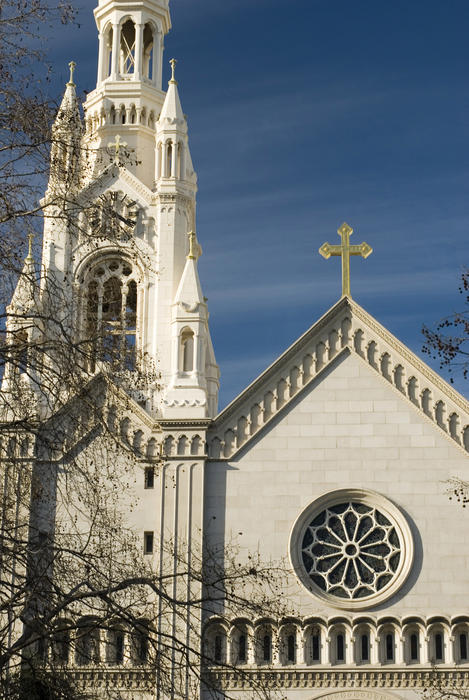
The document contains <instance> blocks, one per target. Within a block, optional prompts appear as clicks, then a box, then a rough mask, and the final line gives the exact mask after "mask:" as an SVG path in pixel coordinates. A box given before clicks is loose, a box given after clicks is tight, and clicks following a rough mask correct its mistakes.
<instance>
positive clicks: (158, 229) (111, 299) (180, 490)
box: [3, 0, 469, 700]
mask: <svg viewBox="0 0 469 700" xmlns="http://www.w3.org/2000/svg"><path fill="white" fill-rule="evenodd" d="M168 5H169V0H127V2H125V1H121V0H119V2H118V1H117V0H100V2H99V6H98V7H97V9H96V10H95V18H96V24H97V28H98V32H99V58H98V78H97V85H96V89H95V90H93V92H91V93H90V94H89V95H88V97H87V100H86V104H85V115H84V124H83V123H82V120H81V117H80V114H79V110H78V103H77V99H76V95H75V85H74V82H73V80H74V79H73V70H72V76H71V78H70V82H69V83H68V84H67V88H66V92H65V96H64V98H63V102H62V105H61V108H60V110H59V114H58V117H57V122H56V125H55V132H56V134H57V133H59V134H60V133H63V146H62V150H61V151H60V148H59V149H58V151H57V150H56V152H55V153H53V155H52V171H53V170H54V167H56V165H55V164H56V163H57V162H60V164H61V167H64V166H65V167H66V168H68V169H69V170H68V171H67V172H70V173H71V177H72V179H73V177H75V175H76V170H77V169H80V168H82V173H81V176H80V177H81V180H80V185H79V187H80V191H79V193H78V200H79V201H82V202H83V209H82V210H81V211H79V210H77V213H76V219H77V221H78V222H79V226H78V227H77V229H76V230H75V231H72V229H71V228H70V227H67V226H66V225H64V224H63V222H61V221H60V220H57V218H56V217H55V216H54V211H53V210H52V209H51V208H47V207H46V217H45V227H44V238H43V247H42V261H41V265H42V269H43V270H44V271H45V275H44V278H47V277H48V278H49V279H52V278H53V279H54V280H55V283H56V284H57V285H59V286H60V288H61V289H62V290H63V293H64V295H65V297H66V298H67V299H69V300H70V305H71V306H70V308H72V309H73V313H72V314H71V316H70V317H69V322H70V324H71V326H72V328H73V329H74V333H75V334H76V338H77V341H78V340H80V339H82V340H83V339H85V340H86V338H87V337H89V336H90V334H92V333H93V332H95V331H96V332H97V331H99V330H101V331H102V330H103V329H107V330H106V332H107V333H108V336H109V343H108V352H109V353H114V354H113V357H116V355H117V356H119V357H120V362H121V367H120V370H121V372H120V375H123V374H125V376H126V377H127V383H126V382H125V381H124V382H121V383H120V385H119V386H120V390H124V391H125V393H126V396H127V397H128V406H127V409H128V411H129V415H131V418H130V419H126V421H127V422H126V424H125V426H124V427H121V430H124V432H125V431H126V438H127V439H128V440H129V441H130V442H131V443H133V444H134V446H135V445H137V447H138V450H139V451H140V453H141V455H142V457H141V459H140V460H138V461H137V462H136V463H135V466H134V470H135V472H134V479H135V489H134V496H135V498H136V502H137V506H136V507H135V508H134V509H133V511H132V516H131V517H132V527H133V529H134V531H135V533H136V537H137V539H138V541H140V542H141V546H142V550H143V551H144V555H145V556H147V557H149V560H150V561H151V562H152V566H154V568H155V571H156V572H157V573H161V574H162V575H163V573H164V571H165V567H166V566H167V562H164V561H163V560H162V558H161V557H159V556H158V552H161V551H162V550H163V549H164V544H165V542H166V541H168V542H171V546H172V547H174V548H175V549H176V550H177V551H179V552H180V550H181V549H182V550H184V551H183V555H184V557H185V558H186V560H187V561H190V559H191V552H192V551H197V552H202V556H203V553H204V551H206V549H205V548H207V547H211V546H215V547H216V546H219V545H220V543H231V542H233V540H236V537H238V533H240V532H242V536H241V540H240V557H243V556H245V554H246V553H247V552H259V554H260V556H261V558H262V557H263V558H265V560H266V561H269V560H273V561H281V560H283V561H284V562H286V569H287V572H286V574H285V590H287V591H288V596H289V599H290V601H291V606H292V610H293V611H294V612H292V614H289V615H288V616H284V617H274V616H273V615H271V614H265V615H259V616H257V617H254V616H251V615H250V614H245V615H242V614H239V611H238V613H237V614H236V615H235V616H233V615H232V614H231V613H230V611H229V610H223V609H219V610H217V611H216V612H214V613H213V614H211V615H210V614H206V615H205V616H204V618H205V619H201V620H199V622H198V623H197V624H198V625H199V628H198V635H197V634H196V635H195V638H194V641H193V642H192V643H193V644H196V645H199V646H200V648H201V649H202V650H203V654H204V659H205V660H204V662H203V663H202V671H201V672H202V676H203V674H204V673H205V674H209V675H210V679H211V682H212V683H215V685H216V687H217V688H218V689H219V690H218V692H219V697H222V696H229V697H238V698H247V697H253V696H254V691H253V688H255V687H263V688H265V689H268V691H269V693H270V694H271V696H272V697H279V698H280V697H281V698H289V699H294V698H298V700H303V699H304V700H306V699H311V700H312V699H313V698H326V697H327V698H328V700H329V699H330V700H360V699H361V698H363V700H392V699H393V698H395V699H398V698H409V699H410V698H417V697H421V693H422V690H423V688H425V687H427V686H428V685H429V684H431V682H432V679H434V673H435V669H436V672H437V673H438V674H439V676H438V677H439V678H440V681H439V682H441V683H442V684H449V685H450V686H451V687H458V688H467V687H468V686H469V584H468V580H467V579H468V573H467V572H468V571H469V537H468V533H467V532H466V530H465V522H466V521H465V520H464V518H463V517H462V511H460V509H459V507H458V506H457V504H455V503H454V502H452V501H450V500H449V498H448V495H447V482H448V480H449V479H451V478H452V477H462V478H464V477H465V475H467V472H466V470H467V469H468V467H469V462H468V457H467V450H468V449H469V405H468V403H467V401H466V400H465V399H464V398H463V397H462V396H461V395H460V394H458V393H457V392H456V391H455V390H454V389H453V388H452V387H451V386H449V385H448V384H447V383H446V382H445V381H444V380H443V379H441V378H440V377H439V376H438V375H437V374H436V373H435V372H434V371H433V370H432V369H430V368H429V367H428V366H427V365H426V364H425V363H424V362H422V360H421V359H419V358H418V357H417V356H416V355H414V354H413V353H412V352H411V351H410V350H409V349H408V348H406V346H405V345H403V344H402V343H401V342H400V341H399V340H397V339H396V338H395V337H394V336H393V335H392V334H391V333H389V332H388V331H387V330H386V329H385V328H383V327H382V326H381V325H380V323H379V322H378V321H377V320H375V319H374V318H372V317H371V316H370V315H369V314H368V313H367V312H366V311H365V310H364V309H363V308H361V307H360V306H359V305H358V304H357V303H356V302H355V301H353V300H352V298H351V297H350V293H349V289H348V288H347V264H348V260H349V258H348V256H349V255H350V254H358V253H361V254H368V253H369V252H370V251H369V250H368V248H366V249H365V248H360V246H352V247H351V248H350V247H349V246H348V243H347V245H345V244H344V245H343V246H342V249H341V250H340V253H341V255H342V256H343V260H342V264H343V266H344V270H345V274H344V285H345V286H344V290H343V291H344V294H343V295H342V297H341V298H340V300H339V301H338V302H337V303H336V304H335V306H333V307H332V308H331V309H330V310H329V311H327V312H326V313H325V314H324V316H323V317H322V318H320V319H319V320H318V321H317V322H316V323H315V324H314V325H313V326H312V327H311V328H309V329H306V330H305V333H304V334H303V335H302V336H301V337H300V338H298V339H297V340H295V341H294V342H293V344H292V345H291V347H290V348H289V349H288V350H287V351H286V352H285V353H284V354H283V355H282V356H281V357H279V358H278V359H277V360H276V361H275V362H274V363H273V364H272V365H271V366H270V367H268V368H267V369H266V370H265V371H264V372H263V374H261V375H260V376H259V377H258V378H257V379H256V380H255V381H254V382H253V383H252V384H250V385H249V386H248V387H247V388H246V389H245V390H244V391H243V392H242V393H241V394H240V395H239V396H238V397H237V398H236V399H235V400H234V401H233V402H232V403H231V404H230V405H229V406H228V407H227V408H225V409H224V410H223V411H222V412H221V413H218V408H217V398H218V388H219V381H220V377H219V370H218V366H217V363H216V360H215V353H214V348H213V346H212V342H211V339H210V329H209V315H208V310H207V301H206V298H205V297H204V294H203V291H202V285H201V281H200V279H199V274H198V269H197V261H198V258H199V256H200V254H201V247H200V245H199V241H198V238H197V236H196V234H195V231H196V215H195V212H196V191H197V177H196V173H195V171H194V166H193V163H192V160H191V155H190V150H189V139H188V128H187V121H186V117H185V115H184V113H183V110H182V107H181V102H180V97H179V93H178V84H177V81H176V75H175V64H174V63H173V64H172V68H173V75H172V79H171V80H170V81H169V85H168V89H167V91H166V92H165V91H164V90H163V89H162V66H163V42H164V37H165V35H166V34H167V33H168V32H169V30H170V27H171V20H170V10H169V6H168ZM72 136H74V137H76V138H79V139H80V140H81V145H82V148H83V149H85V150H86V157H85V156H81V158H82V161H81V164H80V163H77V162H74V161H73V154H71V151H70V148H68V150H67V144H70V143H71V139H70V138H69V137H72ZM103 153H105V154H107V153H110V157H108V158H107V160H106V159H105V158H103V157H102V154H103ZM85 160H86V164H85V165H84V164H83V162H84V161H85ZM74 169H75V170H74ZM52 176H53V172H52V175H51V179H52ZM51 187H52V185H51ZM48 196H49V194H48V193H46V197H45V201H46V202H47V197H48ZM90 203H91V206H90ZM85 205H86V206H85ZM331 216H333V217H335V216H336V213H334V212H332V213H331ZM341 232H342V237H343V239H344V240H345V238H347V241H348V235H349V233H350V232H349V230H348V229H347V228H346V227H345V228H342V229H341ZM344 232H345V233H347V235H346V236H345V238H344ZM200 239H202V240H203V232H200ZM322 242H323V241H322V240H318V241H317V243H318V247H319V245H320V244H321V243H322ZM364 245H366V244H364ZM323 252H325V253H326V254H331V252H332V253H333V254H334V252H335V253H336V252H337V251H336V250H335V248H334V249H333V248H332V247H331V246H329V249H326V250H325V251H324V249H323ZM324 264H326V263H324ZM34 269H35V268H34V262H33V260H32V258H31V255H29V256H28V258H27V259H26V262H25V271H26V272H28V271H29V272H30V273H31V270H33V271H34ZM41 284H42V285H43V286H42V288H41V289H32V288H31V285H29V286H28V285H27V284H25V283H24V280H22V279H20V282H19V284H18V288H17V290H16V292H15V295H14V297H13V299H12V303H11V306H10V307H9V309H10V315H11V318H10V320H9V329H10V331H11V330H12V329H14V328H15V327H16V326H15V324H16V325H18V323H19V322H18V318H19V316H21V314H23V315H25V316H27V314H28V309H29V308H30V305H31V303H32V301H31V299H32V298H33V297H38V296H39V297H40V296H41V294H44V293H45V291H44V290H45V289H46V287H47V284H46V283H41ZM235 332H236V330H235V329H234V328H233V333H235ZM101 357H102V356H101ZM103 361H105V360H103V359H99V357H98V355H96V360H95V361H92V362H91V364H90V363H89V364H88V367H87V371H88V372H89V373H91V374H93V373H99V371H100V367H101V363H102V362H103ZM93 362H94V363H95V364H93ZM143 366H144V368H147V367H149V366H151V367H153V368H155V371H156V373H157V375H158V378H157V380H155V381H151V380H149V381H148V382H147V383H143V384H141V385H138V386H135V385H134V384H133V383H132V372H133V371H135V369H136V367H139V368H140V369H142V367H143ZM145 371H146V370H145ZM20 374H21V372H20ZM21 381H26V380H25V379H22V378H21V376H18V371H17V370H10V371H8V370H7V371H6V373H5V376H4V380H3V391H4V392H8V391H9V390H11V387H12V386H13V385H14V384H15V382H21ZM122 387H124V389H122ZM156 456H158V459H156ZM466 478H467V477H466ZM124 502H125V498H124V496H123V503H124ZM123 507H124V506H123ZM153 623H154V625H156V628H157V629H158V626H159V625H162V624H163V622H162V621H161V620H160V619H157V620H154V621H153ZM164 624H165V625H169V629H170V631H172V632H173V633H174V634H175V635H188V639H189V637H190V635H192V634H193V633H194V623H193V621H191V620H190V610H189V612H188V615H187V620H186V623H185V624H181V620H180V619H179V620H176V619H174V620H173V621H169V622H168V620H165V622H164ZM171 625H173V627H171ZM165 629H168V627H166V628H165ZM123 634H124V633H123ZM124 637H125V634H124ZM103 643H104V642H103V640H102V639H99V638H98V640H97V649H96V652H95V653H96V659H94V661H96V660H97V659H99V660H100V662H101V665H100V673H101V674H105V673H107V672H108V673H109V674H110V677H112V679H113V680H112V683H113V685H114V686H115V687H122V688H124V689H127V690H128V697H129V698H131V697H132V698H141V699H142V700H150V698H156V697H159V695H161V693H159V691H158V688H157V687H156V689H155V690H148V688H147V687H145V688H144V687H143V686H142V687H139V678H140V676H139V672H138V671H137V670H135V669H134V668H133V665H132V659H131V658H130V657H129V658H127V657H125V656H124V655H123V654H122V653H116V655H115V656H114V657H113V658H112V657H110V656H109V655H108V656H107V657H106V655H105V654H104V652H103V651H102V650H101V651H100V648H99V645H100V644H101V645H102V644H103ZM118 643H119V644H120V645H121V646H122V645H124V646H125V644H126V640H125V638H122V639H119V642H118ZM68 661H69V664H70V668H71V672H72V670H73V673H75V676H76V677H78V676H77V674H78V675H79V674H80V673H82V674H83V678H85V676H86V674H88V676H86V677H88V678H91V675H90V674H92V669H91V666H92V663H91V662H92V661H93V660H91V661H90V660H83V659H81V660H80V658H79V657H78V656H76V655H72V654H70V658H69V659H68ZM134 671H135V672H134ZM188 673H189V671H188ZM256 684H257V685H256ZM190 687H191V690H190V691H189V690H188V691H187V693H186V697H190V698H192V697H196V696H197V695H198V694H199V695H201V696H202V697H208V696H209V695H210V693H211V691H210V690H209V689H208V688H206V687H205V686H204V683H203V681H201V682H200V686H199V689H196V690H194V685H191V686H190ZM187 688H189V685H187ZM164 694H167V693H166V692H165V693H164ZM180 694H181V693H180V691H174V695H180ZM183 695H184V693H183ZM104 696H106V693H104ZM109 697H111V695H109Z"/></svg>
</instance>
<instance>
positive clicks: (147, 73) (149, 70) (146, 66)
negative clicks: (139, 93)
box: [143, 24, 155, 80]
mask: <svg viewBox="0 0 469 700" xmlns="http://www.w3.org/2000/svg"><path fill="white" fill-rule="evenodd" d="M154 50H155V49H154V41H153V29H152V27H151V25H150V24H146V25H145V27H144V29H143V77H144V78H148V80H153V78H154V76H153V70H154V66H153V54H154Z"/></svg>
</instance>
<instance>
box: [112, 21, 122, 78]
mask: <svg viewBox="0 0 469 700" xmlns="http://www.w3.org/2000/svg"><path fill="white" fill-rule="evenodd" d="M119 39H120V27H119V25H118V24H113V25H112V67H111V78H112V80H117V78H118V75H119V48H120V46H119V43H120V42H119Z"/></svg>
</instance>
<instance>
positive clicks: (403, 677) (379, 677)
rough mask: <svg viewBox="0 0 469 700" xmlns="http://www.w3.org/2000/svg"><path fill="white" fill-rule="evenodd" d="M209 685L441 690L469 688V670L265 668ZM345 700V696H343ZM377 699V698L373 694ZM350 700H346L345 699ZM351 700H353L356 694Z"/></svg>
mask: <svg viewBox="0 0 469 700" xmlns="http://www.w3.org/2000/svg"><path fill="white" fill-rule="evenodd" d="M204 679H205V681H206V683H207V684H208V685H210V686H212V687H215V688H220V689H222V690H249V689H254V688H256V687H257V688H259V687H262V688H269V689H283V688H321V689H327V688H343V689H347V688H350V689H352V688H353V689H358V688H369V689H371V688H393V689H398V688H419V689H421V690H422V689H424V688H430V687H435V685H436V684H437V685H438V687H440V688H446V689H450V688H451V689H459V688H468V687H469V667H468V666H467V665H465V666H464V667H463V668H458V667H455V668H454V669H451V670H446V669H445V670H441V669H434V668H423V669H422V668H415V667H414V668H409V667H407V668H402V667H394V668H386V669H384V668H382V667H380V668H376V669H371V670H369V669H368V670H359V669H353V670H352V669H350V670H349V669H343V670H336V669H332V668H330V669H326V670H316V669H314V668H311V667H309V668H301V667H296V668H284V669H273V668H268V667H266V668H264V669H258V668H256V669H255V670H250V669H242V670H241V669H240V670H239V671H238V670H231V669H230V670H216V671H215V670H214V671H206V672H205V673H204ZM341 698H342V694H341ZM373 698H374V699H375V700H379V698H378V699H376V696H375V695H374V694H373ZM343 700H346V698H343ZM350 700H353V698H352V695H351V696H350ZM370 700H371V699H370Z"/></svg>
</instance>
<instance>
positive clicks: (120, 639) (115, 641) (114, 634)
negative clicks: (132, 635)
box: [107, 628, 124, 664]
mask: <svg viewBox="0 0 469 700" xmlns="http://www.w3.org/2000/svg"><path fill="white" fill-rule="evenodd" d="M107 661H108V663H110V664H122V663H123V662H124V630H122V629H119V628H118V629H113V630H110V632H109V647H108V659H107Z"/></svg>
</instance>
